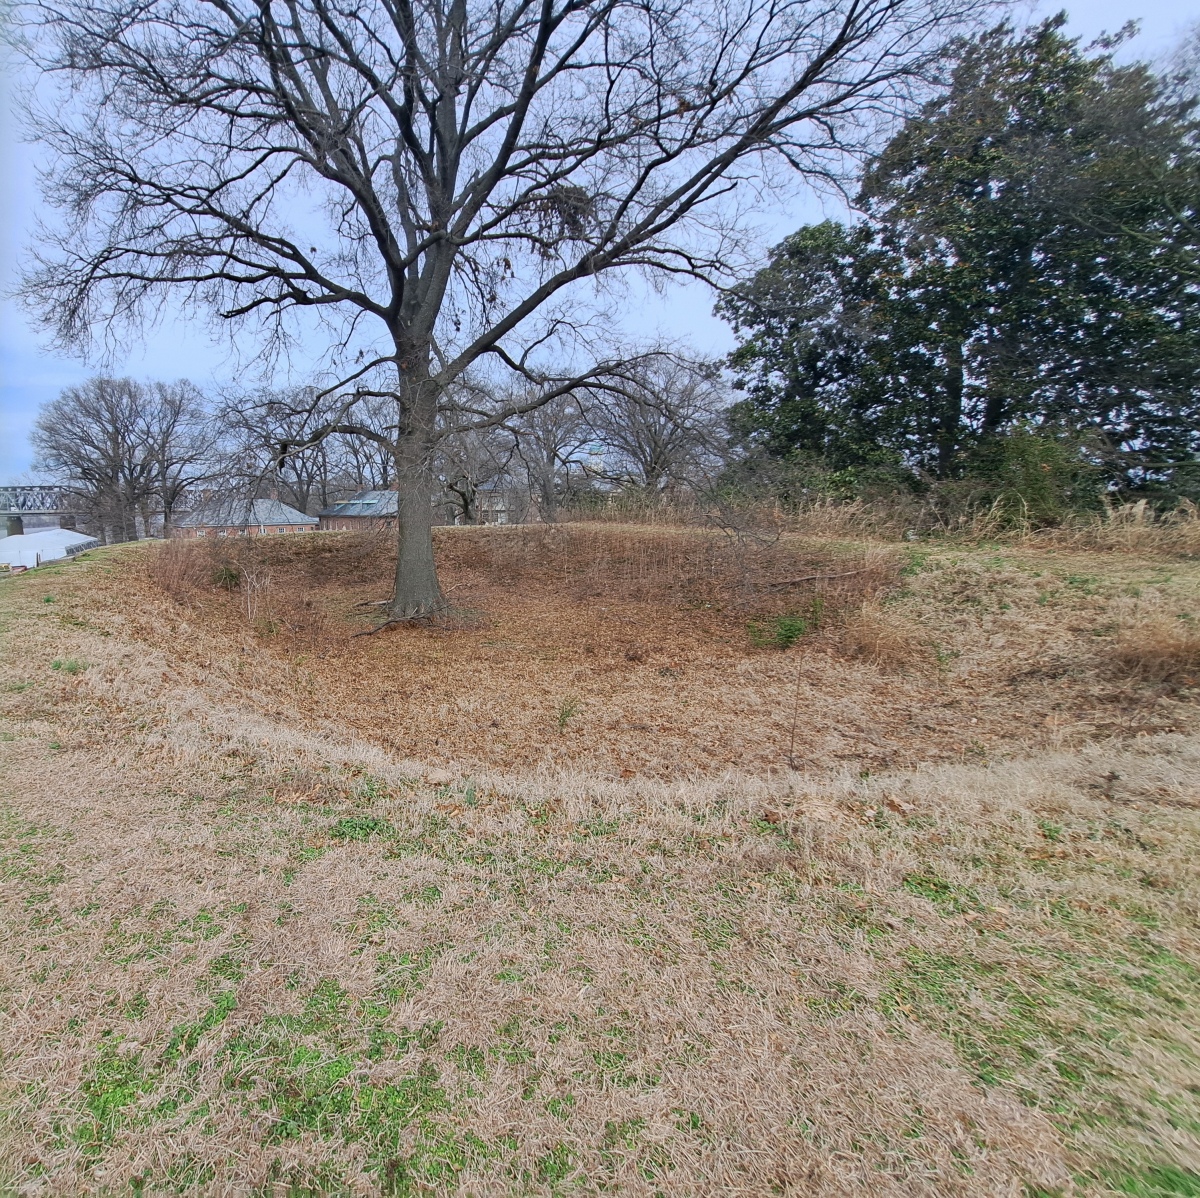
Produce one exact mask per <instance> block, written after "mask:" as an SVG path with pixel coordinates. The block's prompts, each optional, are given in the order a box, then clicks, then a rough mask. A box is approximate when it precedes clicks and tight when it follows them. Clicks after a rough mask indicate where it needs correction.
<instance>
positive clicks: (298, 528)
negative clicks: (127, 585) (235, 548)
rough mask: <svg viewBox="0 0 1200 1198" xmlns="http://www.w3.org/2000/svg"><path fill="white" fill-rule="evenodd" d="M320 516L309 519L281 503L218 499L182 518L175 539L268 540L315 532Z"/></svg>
mask: <svg viewBox="0 0 1200 1198" xmlns="http://www.w3.org/2000/svg"><path fill="white" fill-rule="evenodd" d="M317 523H318V522H317V518H316V516H306V515H305V514H304V513H303V512H298V511H296V509H295V508H294V507H288V505H287V504H286V503H280V502H279V500H278V499H218V500H216V501H214V502H212V503H207V504H205V505H204V507H202V508H200V509H199V510H198V511H194V512H190V513H189V514H188V515H186V516H184V517H182V518H181V519H180V520H179V521H177V522H176V524H175V525H174V526H173V527H172V529H171V536H172V537H180V538H187V537H264V536H278V535H280V534H283V533H289V532H312V531H313V529H315V528H316V527H317Z"/></svg>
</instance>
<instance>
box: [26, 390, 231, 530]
mask: <svg viewBox="0 0 1200 1198" xmlns="http://www.w3.org/2000/svg"><path fill="white" fill-rule="evenodd" d="M207 427H208V418H207V414H206V412H205V409H204V404H203V398H202V396H201V395H200V393H199V392H198V391H197V390H196V388H195V387H194V386H192V384H191V383H188V382H182V381H181V382H178V383H151V384H149V385H142V384H140V383H137V382H135V381H134V380H133V379H109V378H93V379H89V380H88V381H87V382H86V383H82V384H81V385H80V386H78V387H68V388H66V389H65V390H64V391H63V392H62V394H61V395H59V397H58V398H57V399H55V400H52V401H51V402H50V403H48V404H45V405H43V407H42V410H41V412H40V413H39V415H38V418H37V422H36V424H35V425H34V429H33V432H32V434H31V440H32V442H33V447H34V451H35V453H36V455H37V461H38V466H39V467H40V468H41V469H44V470H47V471H49V472H50V473H52V474H53V475H55V476H56V477H57V478H59V479H60V480H61V481H62V482H63V483H64V484H66V485H67V486H68V487H70V488H71V489H72V490H74V491H75V493H76V495H77V496H78V497H79V499H80V500H81V502H82V505H83V507H84V510H85V512H86V518H87V520H88V522H89V524H90V525H91V527H92V528H93V529H94V530H95V532H96V533H97V535H98V536H100V537H101V539H103V540H105V541H131V540H136V539H137V537H138V535H139V531H141V532H147V531H149V525H150V521H151V517H152V516H154V515H159V516H161V517H162V521H163V532H164V534H166V533H167V532H169V531H170V527H171V520H172V515H173V513H174V511H175V510H176V508H177V506H178V505H179V502H180V500H181V499H182V498H183V496H184V494H185V493H186V492H187V490H188V488H190V487H192V486H194V485H195V484H196V483H197V482H199V481H200V480H201V479H202V478H204V477H205V474H206V472H207V471H206V465H205V463H206V459H207V456H208V452H209V435H208V431H207ZM139 518H140V530H139Z"/></svg>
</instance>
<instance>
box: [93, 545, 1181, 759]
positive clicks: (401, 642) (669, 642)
mask: <svg viewBox="0 0 1200 1198" xmlns="http://www.w3.org/2000/svg"><path fill="white" fill-rule="evenodd" d="M437 533H438V535H437V542H436V551H437V556H438V561H439V568H440V571H441V576H442V580H443V585H444V588H445V591H446V595H447V601H448V604H449V607H448V610H447V613H446V614H445V615H444V616H442V617H440V618H438V619H436V620H434V621H432V622H430V623H428V624H419V625H408V626H400V627H395V628H391V629H387V630H385V631H382V632H380V633H378V634H376V635H355V634H360V633H368V632H369V631H370V630H371V629H372V628H374V627H375V626H377V625H378V624H379V623H380V622H381V621H382V620H383V618H384V616H383V611H384V607H383V604H384V603H385V602H386V599H387V596H388V593H389V589H390V575H391V570H392V563H393V561H394V556H393V553H394V550H393V548H392V546H391V544H390V541H389V537H388V536H387V535H384V534H375V535H367V534H362V535H360V534H348V533H330V534H316V535H313V536H307V537H293V538H277V539H273V540H272V539H266V538H264V539H260V540H254V541H238V542H233V541H227V542H222V543H220V544H216V545H213V544H210V545H206V546H199V545H195V544H178V543H169V544H168V545H166V546H161V547H154V548H153V549H151V551H150V552H149V553H147V554H145V556H144V558H143V559H142V560H143V561H144V563H145V565H144V568H143V569H141V570H137V569H134V570H130V571H122V573H121V575H120V577H119V578H118V577H115V576H114V577H113V578H112V582H111V583H110V584H109V586H110V593H109V594H108V595H107V597H104V596H102V595H100V594H97V596H96V598H97V600H98V601H99V602H101V603H108V604H111V605H114V607H115V608H119V609H120V610H121V611H123V612H124V613H125V615H124V617H123V618H125V619H127V620H131V621H137V622H139V624H140V625H141V626H140V627H139V628H138V630H137V633H138V636H139V637H140V638H142V639H144V640H146V641H148V642H150V643H153V644H156V645H158V646H159V647H162V648H164V649H168V650H169V652H170V654H171V655H172V656H173V657H175V658H177V659H182V660H186V661H190V662H192V663H193V664H194V665H196V666H198V667H200V668H201V669H203V670H204V671H207V672H216V673H218V674H226V675H228V677H229V680H230V681H231V682H232V683H234V684H235V685H237V686H239V687H240V688H243V689H246V690H248V691H249V692H250V693H252V694H253V695H254V696H255V697H257V699H258V700H259V701H260V702H261V703H262V705H263V706H264V708H265V709H267V710H269V711H271V713H272V714H275V715H280V714H286V715H288V716H289V717H290V718H292V719H295V720H297V721H300V722H302V723H303V724H305V725H306V726H308V725H323V724H324V725H331V726H333V727H341V728H344V729H347V730H353V731H355V732H356V733H357V734H359V735H361V736H363V737H365V738H366V739H369V740H371V741H373V742H374V743H376V744H378V745H379V746H380V747H381V748H384V749H386V750H387V751H389V752H391V753H394V754H396V755H397V756H400V757H403V758H406V759H413V760H417V761H421V762H425V763H427V764H432V765H445V766H448V767H452V768H454V769H455V770H468V771H469V770H470V769H473V768H475V769H484V768H493V769H501V770H513V769H515V770H525V769H528V768H531V767H536V768H550V769H554V768H557V767H561V766H570V767H571V768H574V769H587V770H588V771H589V772H592V773H594V774H597V775H599V776H608V777H629V776H631V775H650V776H656V777H664V778H666V777H677V776H679V775H681V774H683V775H695V774H710V775H711V774H719V773H722V772H724V771H726V770H728V769H730V768H736V769H738V770H739V771H749V772H752V773H767V772H770V771H772V770H773V769H777V768H781V767H784V766H786V765H788V764H789V763H791V764H794V765H795V766H796V767H798V768H802V769H807V768H818V769H819V768H828V767H835V768H836V767H846V766H854V767H857V768H858V769H860V770H871V771H874V770H878V769H881V768H887V767H894V766H908V765H912V764H915V763H918V762H921V761H954V760H962V761H971V760H976V761H982V760H987V759H989V758H990V757H993V756H995V755H997V754H1002V753H1004V752H1006V751H1009V750H1015V749H1017V748H1034V747H1038V746H1056V747H1059V746H1064V745H1071V744H1080V743H1083V742H1084V741H1087V740H1091V739H1095V738H1097V737H1112V736H1115V737H1118V738H1123V737H1127V736H1136V735H1138V734H1141V733H1148V732H1162V731H1170V730H1180V731H1183V730H1185V729H1189V728H1191V727H1193V725H1194V706H1193V704H1192V702H1191V697H1192V694H1193V688H1194V685H1195V683H1196V682H1197V680H1200V638H1198V637H1197V636H1196V635H1195V634H1194V633H1193V631H1192V623H1191V619H1192V617H1191V613H1192V610H1193V608H1194V607H1195V599H1196V591H1197V583H1198V578H1200V571H1197V570H1196V569H1195V567H1194V566H1192V565H1191V564H1190V563H1180V562H1178V561H1174V562H1170V561H1155V560H1153V559H1151V558H1139V559H1134V558H1131V557H1128V556H1124V555H1112V554H1096V553H1092V554H1084V553H1078V552H1062V551H1060V552H1057V553H1056V552H1054V551H1053V550H1047V549H1045V548H1044V547H1038V548H1037V549H1036V550H1035V549H1021V548H1019V547H1006V548H1002V549H988V548H979V547H954V546H942V547H939V548H936V549H932V550H931V549H927V548H923V547H907V546H896V545H886V544H874V543H867V542H849V541H836V540H827V539H826V540H810V539H805V538H802V537H797V536H792V535H784V536H778V537H776V536H758V537H745V536H742V537H738V536H732V535H725V534H722V533H719V532H706V531H697V530H687V529H662V528H645V527H632V526H631V527H622V526H606V525H568V526H563V527H545V526H539V527H531V528H479V529H465V528H464V529H439V530H437ZM130 588H134V589H136V590H137V591H138V594H137V602H136V603H131V602H128V600H129V599H130V595H129V593H128V592H129V589H130Z"/></svg>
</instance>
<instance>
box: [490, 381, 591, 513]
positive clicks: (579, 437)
mask: <svg viewBox="0 0 1200 1198" xmlns="http://www.w3.org/2000/svg"><path fill="white" fill-rule="evenodd" d="M507 427H508V428H509V430H510V431H511V432H512V434H513V437H514V439H515V449H516V456H517V458H518V460H519V461H520V463H521V465H522V466H523V468H524V472H525V477H526V479H527V482H528V486H529V494H530V497H531V499H532V500H533V502H534V504H535V505H536V507H537V512H538V516H539V517H540V518H541V519H542V520H545V521H547V522H549V523H553V522H554V521H555V520H557V519H558V508H559V503H560V501H561V500H562V499H563V498H564V497H565V496H566V495H567V494H568V492H569V491H570V489H571V485H570V484H571V470H572V467H573V466H574V467H576V468H577V469H581V468H582V467H581V463H580V460H579V455H580V452H581V451H582V450H583V448H584V447H585V446H586V445H587V444H588V443H589V442H590V441H591V440H592V439H593V435H594V434H593V433H592V429H591V426H590V425H589V424H588V422H587V417H586V414H585V412H584V407H583V404H582V402H581V401H580V397H579V395H578V394H575V393H572V394H567V395H559V396H557V397H556V398H555V399H553V400H550V401H549V402H547V403H543V404H540V405H538V406H537V407H534V408H532V409H531V410H530V411H528V412H526V413H525V414H524V415H523V416H520V417H518V418H516V419H514V420H511V421H510V422H509V424H508V426H507Z"/></svg>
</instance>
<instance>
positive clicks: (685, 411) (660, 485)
mask: <svg viewBox="0 0 1200 1198" xmlns="http://www.w3.org/2000/svg"><path fill="white" fill-rule="evenodd" d="M727 406H728V397H727V391H726V387H725V384H724V382H723V380H722V378H721V368H720V365H719V364H718V363H715V362H702V361H695V360H691V359H688V358H686V357H682V356H680V355H678V354H674V353H659V354H654V355H648V356H646V357H645V358H643V359H642V360H641V362H640V363H639V364H637V365H636V366H634V367H632V368H631V369H629V370H628V371H626V372H625V375H624V377H623V378H622V379H621V380H620V382H619V383H614V385H613V386H612V387H610V388H608V389H606V391H605V392H604V394H603V396H602V397H601V401H600V402H599V403H597V404H596V405H594V407H592V408H591V409H590V412H589V418H590V421H591V423H592V427H593V428H594V430H595V433H596V436H597V438H598V439H599V440H600V441H601V442H602V443H603V445H604V446H605V448H606V450H607V451H608V452H607V455H606V463H605V473H606V474H607V475H608V477H609V478H610V479H611V480H612V481H614V482H619V483H626V484H632V485H633V486H637V487H643V488H645V489H646V490H648V491H663V490H666V489H667V488H668V487H671V486H673V485H681V484H684V483H688V482H692V483H695V482H698V481H699V480H700V478H701V476H702V475H705V474H707V473H710V472H711V468H712V467H713V466H714V464H716V463H717V462H718V461H719V459H720V454H721V448H722V443H723V438H722V435H721V434H722V423H721V421H722V415H723V412H724V409H725V408H726V407H727Z"/></svg>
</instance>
